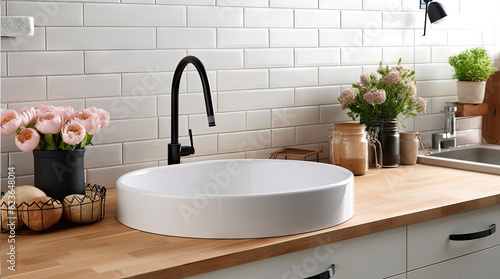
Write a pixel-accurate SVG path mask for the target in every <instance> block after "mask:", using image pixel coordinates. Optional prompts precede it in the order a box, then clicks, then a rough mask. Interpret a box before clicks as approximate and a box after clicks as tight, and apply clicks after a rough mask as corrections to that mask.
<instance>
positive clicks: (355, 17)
mask: <svg viewBox="0 0 500 279" xmlns="http://www.w3.org/2000/svg"><path fill="white" fill-rule="evenodd" d="M342 28H382V12H371V11H342Z"/></svg>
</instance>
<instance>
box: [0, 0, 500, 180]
mask: <svg viewBox="0 0 500 279" xmlns="http://www.w3.org/2000/svg"><path fill="white" fill-rule="evenodd" d="M442 3H443V4H444V5H446V6H447V8H448V10H449V12H450V16H449V20H448V21H447V22H445V23H443V24H441V25H430V24H429V22H428V25H427V28H428V30H427V36H425V37H422V34H423V30H422V28H423V23H424V22H423V17H424V11H423V10H421V9H420V7H419V6H420V5H419V1H418V0H387V1H380V0H350V1H346V0H121V1H120V0H81V1H76V0H68V1H51V0H49V1H39V0H33V1H2V5H1V14H2V15H10V16H14V15H23V16H26V15H28V16H34V17H35V35H34V36H33V37H18V38H16V39H9V40H6V39H2V42H1V51H2V52H1V55H0V60H1V67H0V69H1V76H2V82H1V91H2V92H1V93H2V96H1V97H2V99H1V100H2V108H10V109H20V108H22V107H24V106H37V105H39V104H53V105H70V106H73V107H75V109H82V108H84V107H90V106H96V107H102V108H104V109H106V110H108V111H109V112H110V114H111V119H112V120H111V122H110V125H109V126H108V127H107V128H105V129H103V130H102V131H101V132H100V133H99V134H97V135H96V136H95V137H94V140H93V143H94V146H91V147H89V148H88V149H87V152H86V158H85V160H86V161H85V168H86V179H87V182H89V183H97V184H101V185H104V186H106V187H110V188H112V187H115V181H116V179H117V178H118V177H119V176H120V175H122V174H124V173H126V172H129V171H132V170H136V169H141V168H145V167H152V166H158V165H165V164H166V159H167V155H166V145H167V144H168V142H169V140H170V139H169V137H170V129H171V126H170V125H171V123H170V121H171V118H170V97H171V95H170V93H171V82H172V77H173V71H174V69H175V67H176V65H177V63H178V62H179V61H180V60H181V59H182V57H184V56H186V55H195V56H197V57H199V58H200V59H201V60H202V62H203V63H204V65H205V67H206V69H207V71H208V77H209V80H210V84H211V89H212V97H213V102H214V109H215V112H216V115H215V118H216V122H217V126H216V127H214V128H209V127H208V124H207V119H206V112H205V104H204V100H203V94H202V88H201V84H200V79H199V76H198V73H197V72H196V71H195V69H194V67H192V66H188V68H187V71H186V73H185V74H184V76H183V78H182V81H181V85H180V92H181V94H180V117H179V135H180V137H181V138H180V141H181V142H182V143H185V144H187V143H188V142H189V139H188V129H189V128H191V129H192V130H193V134H194V144H195V147H196V151H197V152H196V154H195V156H191V157H189V158H183V161H184V162H192V161H200V160H212V159H226V158H268V157H269V152H272V151H275V150H276V149H278V148H282V147H286V146H299V147H304V148H317V149H319V148H321V147H323V148H324V150H325V151H324V152H323V154H321V158H327V157H328V148H327V145H326V143H327V141H328V128H329V127H331V125H332V124H333V123H338V122H345V121H351V120H350V118H349V117H348V116H347V114H346V111H344V110H342V109H341V106H340V104H339V102H338V100H337V98H338V97H339V95H340V92H341V90H343V89H345V88H348V87H350V86H351V83H353V82H358V81H359V76H360V75H361V74H362V73H371V72H375V71H376V69H377V67H378V64H379V63H380V61H382V62H383V63H384V64H389V65H394V64H396V63H397V61H398V60H399V59H400V58H401V59H402V63H403V64H405V65H407V66H409V67H410V68H412V69H415V70H416V78H417V88H418V95H419V96H422V97H425V98H427V99H428V106H427V107H428V113H427V114H426V115H422V116H419V117H417V118H416V119H415V120H413V119H410V120H408V121H406V126H407V128H406V130H408V129H410V130H412V129H415V130H419V131H421V132H422V133H423V135H424V137H426V138H428V137H429V136H430V133H431V132H433V131H437V130H440V129H443V115H442V107H443V106H444V104H445V103H446V102H453V101H456V85H455V81H453V80H452V79H451V74H452V69H451V68H450V66H449V65H448V57H449V56H450V55H453V54H456V53H458V52H460V51H461V50H463V49H466V48H468V47H472V46H484V47H486V48H487V49H488V50H489V52H490V54H491V55H492V57H494V59H495V60H496V61H495V63H496V66H497V67H500V35H499V34H498V30H499V29H500V15H499V12H498V11H500V2H499V1H497V0H483V1H481V3H482V6H484V7H486V8H485V10H486V13H487V14H484V10H483V11H482V12H481V13H479V12H478V11H477V9H476V10H475V4H474V3H475V0H443V1H442ZM495 31H496V33H495ZM1 150H2V158H1V163H2V164H1V166H2V187H5V184H6V179H5V176H6V171H5V169H6V167H7V166H10V165H13V166H16V167H17V175H18V183H21V182H22V183H32V182H33V175H32V173H33V164H32V161H33V159H32V155H31V153H29V152H20V151H19V150H18V149H17V147H16V146H15V144H14V139H13V136H8V137H2V140H1Z"/></svg>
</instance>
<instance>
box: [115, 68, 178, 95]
mask: <svg viewBox="0 0 500 279" xmlns="http://www.w3.org/2000/svg"><path fill="white" fill-rule="evenodd" d="M173 76H174V73H173V72H168V73H163V72H149V73H132V74H122V75H121V81H122V82H121V85H122V95H124V96H144V95H153V94H164V93H170V91H171V88H172V86H171V85H172V79H173ZM186 86H187V85H186V79H185V78H182V80H181V83H180V86H179V92H186Z"/></svg>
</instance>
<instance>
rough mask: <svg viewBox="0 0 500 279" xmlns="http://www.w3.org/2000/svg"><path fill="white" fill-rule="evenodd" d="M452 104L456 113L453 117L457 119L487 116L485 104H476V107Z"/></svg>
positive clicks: (486, 105)
mask: <svg viewBox="0 0 500 279" xmlns="http://www.w3.org/2000/svg"><path fill="white" fill-rule="evenodd" d="M454 104H455V106H456V107H457V112H456V113H455V115H456V116H457V117H464V116H476V115H486V114H488V104H486V103H482V104H478V105H473V104H461V103H454Z"/></svg>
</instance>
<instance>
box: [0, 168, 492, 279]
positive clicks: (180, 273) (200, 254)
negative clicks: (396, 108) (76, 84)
mask: <svg viewBox="0 0 500 279" xmlns="http://www.w3.org/2000/svg"><path fill="white" fill-rule="evenodd" d="M497 204H500V176H496V175H491V174H483V173H475V172H469V171H462V170H455V169H448V168H441V167H434V166H427V165H420V164H417V165H415V166H400V167H398V168H388V169H381V170H377V169H370V171H369V172H368V173H367V174H366V175H364V176H359V177H356V178H355V214H354V217H353V218H352V219H350V220H349V221H347V222H345V223H343V224H341V225H338V226H335V227H332V228H328V229H324V230H320V231H315V232H310V233H305V234H299V235H292V236H285V237H275V238H263V239H239V240H238V239H237V240H234V239H233V240H211V239H191V238H180V237H169V236H162V235H155V234H151V233H146V232H141V231H137V230H134V229H131V228H128V227H126V226H123V225H121V224H120V223H119V222H118V221H117V220H116V192H115V189H108V192H107V198H106V217H105V218H104V220H102V221H101V222H99V223H96V224H91V225H86V226H78V227H72V228H67V229H62V230H58V231H53V232H50V233H45V234H37V235H16V243H15V245H16V250H15V252H16V267H15V269H16V270H15V271H11V270H9V269H7V267H8V263H7V262H6V257H7V252H8V251H7V248H8V247H9V246H8V245H10V244H8V243H7V240H8V238H7V236H8V235H6V234H2V251H1V253H2V270H1V272H2V273H1V276H2V278H37V279H42V278H72V279H74V278H128V277H130V278H183V277H188V276H193V275H197V274H202V273H207V272H210V271H214V270H219V269H223V268H228V267H232V266H236V265H240V264H244V263H249V262H254V261H257V260H262V259H267V258H270V257H274V256H278V255H283V254H286V253H291V252H295V251H300V250H304V249H307V248H312V247H316V246H320V245H323V244H325V243H333V242H337V241H341V240H345V239H349V238H354V237H358V236H363V235H367V234H371V233H375V232H380V231H384V230H389V229H392V228H397V227H401V226H406V225H410V224H414V223H419V222H423V221H427V220H431V219H436V218H440V217H444V216H448V215H453V214H457V213H461V212H465V211H470V210H474V209H479V208H483V207H488V206H492V205H497ZM137 206H148V205H147V204H138V205H137ZM144 218H148V216H144ZM155 221H156V220H151V222H155Z"/></svg>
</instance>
